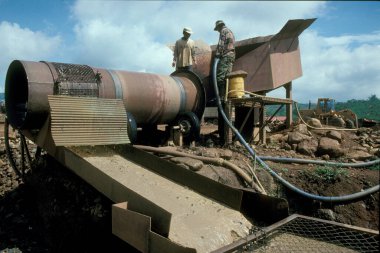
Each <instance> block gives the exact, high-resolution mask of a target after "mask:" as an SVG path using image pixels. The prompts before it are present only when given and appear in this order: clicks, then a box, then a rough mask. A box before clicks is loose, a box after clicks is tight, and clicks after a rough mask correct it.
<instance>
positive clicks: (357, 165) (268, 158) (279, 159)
mask: <svg viewBox="0 0 380 253" xmlns="http://www.w3.org/2000/svg"><path fill="white" fill-rule="evenodd" d="M259 157H260V159H261V160H263V161H272V162H279V163H300V164H319V165H328V166H337V167H351V168H363V167H369V166H373V165H376V164H380V159H376V160H373V161H369V162H362V163H339V162H329V161H322V160H311V159H302V158H292V157H273V156H259Z"/></svg>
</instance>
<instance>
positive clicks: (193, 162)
mask: <svg viewBox="0 0 380 253" xmlns="http://www.w3.org/2000/svg"><path fill="white" fill-rule="evenodd" d="M170 160H171V161H172V162H174V163H178V164H180V165H182V164H183V165H185V166H186V167H189V168H190V169H191V170H193V171H198V170H200V169H201V168H202V166H203V162H202V161H200V160H197V159H193V158H190V157H173V158H171V159H170ZM185 166H184V168H186V167H185Z"/></svg>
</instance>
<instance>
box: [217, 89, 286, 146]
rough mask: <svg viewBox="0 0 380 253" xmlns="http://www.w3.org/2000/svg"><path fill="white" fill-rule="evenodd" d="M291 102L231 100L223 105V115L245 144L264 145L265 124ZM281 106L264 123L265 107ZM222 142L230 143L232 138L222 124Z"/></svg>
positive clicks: (229, 131) (257, 99) (228, 130)
mask: <svg viewBox="0 0 380 253" xmlns="http://www.w3.org/2000/svg"><path fill="white" fill-rule="evenodd" d="M292 103H293V100H291V99H286V98H274V97H267V96H255V97H242V98H231V99H228V100H227V101H226V103H225V113H226V116H227V118H229V119H230V120H232V121H233V122H234V125H235V127H236V128H237V129H238V130H239V132H240V134H242V136H243V137H244V138H245V139H246V141H247V142H251V141H254V142H256V143H258V142H260V143H265V141H266V132H265V126H266V124H267V122H270V121H271V119H272V118H273V117H274V116H275V115H276V114H277V112H278V111H279V110H281V108H282V107H283V106H284V105H288V106H291V105H292ZM267 105H281V106H280V107H279V108H278V109H277V111H276V112H275V113H274V114H273V115H272V116H271V117H270V119H269V120H268V121H267V122H266V121H265V106H267ZM222 127H223V128H224V137H223V139H224V142H225V143H232V142H233V140H234V139H233V136H232V131H231V129H230V128H229V127H228V126H226V125H225V124H224V126H222Z"/></svg>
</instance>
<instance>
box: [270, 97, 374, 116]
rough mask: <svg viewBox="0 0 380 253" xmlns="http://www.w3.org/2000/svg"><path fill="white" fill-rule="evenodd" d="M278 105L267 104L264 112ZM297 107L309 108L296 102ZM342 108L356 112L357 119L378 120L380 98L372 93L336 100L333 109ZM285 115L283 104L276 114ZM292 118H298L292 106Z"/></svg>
mask: <svg viewBox="0 0 380 253" xmlns="http://www.w3.org/2000/svg"><path fill="white" fill-rule="evenodd" d="M332 98H333V97H332ZM315 102H316V101H315ZM315 102H314V103H311V108H315V107H316V104H315ZM278 107H279V106H278V105H271V106H267V107H266V114H267V115H268V116H271V115H273V113H275V111H276V110H277V108H278ZM298 108H299V109H307V108H309V104H298ZM343 109H350V110H352V111H353V112H354V113H356V115H357V116H358V119H360V118H367V119H372V120H376V121H380V99H379V98H377V97H376V95H372V96H370V97H369V98H368V99H366V100H356V99H351V100H348V101H347V102H336V105H335V110H336V111H340V110H343ZM285 115H286V111H285V106H284V107H283V108H282V109H281V110H280V111H279V112H278V113H277V115H276V116H285ZM293 118H294V119H297V118H298V115H297V112H296V111H295V108H293Z"/></svg>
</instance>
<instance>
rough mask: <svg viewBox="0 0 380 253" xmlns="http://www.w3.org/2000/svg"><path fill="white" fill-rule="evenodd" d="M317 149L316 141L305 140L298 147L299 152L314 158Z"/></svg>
mask: <svg viewBox="0 0 380 253" xmlns="http://www.w3.org/2000/svg"><path fill="white" fill-rule="evenodd" d="M317 149H318V141H316V140H314V139H311V140H303V141H301V142H300V143H298V145H297V152H298V153H301V154H304V155H308V156H313V155H314V153H315V152H316V151H317Z"/></svg>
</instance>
